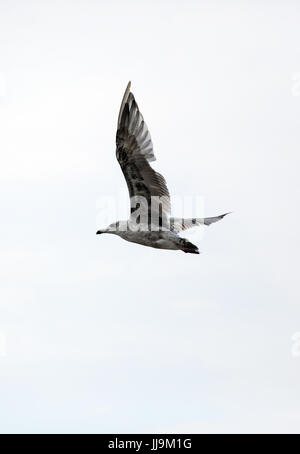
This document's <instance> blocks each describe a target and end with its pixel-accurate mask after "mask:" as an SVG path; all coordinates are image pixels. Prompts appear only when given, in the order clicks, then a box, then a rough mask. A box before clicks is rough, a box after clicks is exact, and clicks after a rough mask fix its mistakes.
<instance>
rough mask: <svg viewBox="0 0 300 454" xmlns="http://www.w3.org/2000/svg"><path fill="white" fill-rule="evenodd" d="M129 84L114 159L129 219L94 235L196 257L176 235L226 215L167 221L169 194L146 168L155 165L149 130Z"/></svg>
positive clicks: (192, 247)
mask: <svg viewBox="0 0 300 454" xmlns="http://www.w3.org/2000/svg"><path fill="white" fill-rule="evenodd" d="M130 87H131V83H130V82H129V83H128V85H127V88H126V91H125V94H124V96H123V100H122V103H121V108H120V112H119V117H118V127H117V136H116V144H117V149H116V156H117V160H118V162H119V164H120V167H121V169H122V172H123V174H124V177H125V180H126V183H127V187H128V191H129V197H130V216H129V219H128V220H121V221H117V222H114V223H112V224H110V225H109V226H108V227H107V228H106V229H104V230H98V231H97V234H101V233H112V234H114V235H118V236H120V237H121V238H123V239H124V240H127V241H130V242H133V243H138V244H141V245H143V246H149V247H154V248H158V249H172V250H180V251H183V252H186V253H191V254H199V250H198V248H197V246H195V245H194V244H192V243H191V242H190V241H188V240H187V239H185V238H181V237H180V236H179V235H178V234H179V232H181V231H183V230H187V229H190V228H191V227H194V226H199V225H210V224H212V223H213V222H217V221H219V220H220V219H222V218H223V217H224V216H226V215H227V214H228V213H225V214H221V215H220V216H215V217H209V218H188V219H183V218H176V217H171V203H170V194H169V191H168V188H167V184H166V181H165V179H164V177H163V176H162V175H161V174H159V173H158V172H156V171H155V170H154V169H153V168H152V167H151V165H150V162H151V161H155V156H154V152H153V145H152V141H151V137H150V133H149V130H148V128H147V125H146V123H145V122H144V119H143V116H142V114H141V112H140V110H139V108H138V105H137V103H136V101H135V99H134V96H133V94H132V93H131V91H130Z"/></svg>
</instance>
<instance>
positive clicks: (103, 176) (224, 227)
mask: <svg viewBox="0 0 300 454" xmlns="http://www.w3.org/2000/svg"><path fill="white" fill-rule="evenodd" d="M299 20H300V5H299V3H298V2H296V1H285V2H284V1H281V2H279V1H277V2H275V1H274V2H258V1H254V2H253V1H248V2H247V1H244V2H242V3H241V2H237V1H236V2H235V1H222V2H221V1H219V2H218V1H215V2H212V1H199V0H198V1H196V0H195V1H186V2H179V1H178V2H176V1H169V2H168V1H164V2H161V1H153V0H152V1H139V2H137V1H126V2H123V1H122V2H117V1H86V0H85V1H83V0H81V1H51V2H47V1H27V2H21V1H19V2H17V1H8V0H2V1H1V3H0V56H1V58H0V124H1V134H0V149H1V158H2V159H1V166H0V176H1V178H0V185H1V188H0V189H1V192H0V206H1V213H2V216H1V224H0V233H1V261H0V271H1V277H2V279H1V294H0V400H1V409H0V431H1V432H25V433H28V432H100V433H101V432H114V433H116V432H123V433H126V432H195V433H200V432H212V433H214V432H300V408H299V402H300V387H299V378H300V356H297V355H295V354H294V355H293V354H292V352H293V351H294V353H295V351H296V353H297V351H298V350H297V349H295V348H294V350H292V347H293V340H292V336H293V335H294V334H295V333H296V332H299V331H300V303H299V297H300V291H299V264H298V262H299V252H300V250H299V249H300V248H299V246H300V242H299V237H298V235H299V220H300V216H299V214H298V210H299V201H300V190H299V181H298V179H299V177H298V174H299V141H300V128H299V124H300V84H299V80H300V49H299V41H300V29H299ZM128 80H131V81H132V91H133V93H134V94H135V96H136V99H137V102H138V104H139V106H140V109H141V111H142V113H143V115H144V117H145V120H146V121H147V124H148V126H149V129H150V132H151V135H152V139H153V143H154V149H155V153H156V157H157V162H156V163H155V168H156V169H158V170H159V171H160V172H161V173H162V174H163V175H164V176H165V178H166V180H167V183H168V186H169V188H170V192H171V195H172V194H173V195H176V196H194V195H195V196H198V195H201V196H203V197H204V200H205V212H206V214H207V215H211V216H212V215H216V214H220V213H222V212H226V211H230V210H232V211H234V214H232V215H231V216H230V217H228V218H226V219H224V220H223V221H222V222H220V223H218V224H215V225H213V226H211V227H210V228H209V229H207V231H206V233H205V235H204V238H203V239H202V240H201V241H200V243H198V244H199V245H200V250H201V252H202V254H200V255H199V256H197V255H195V256H193V255H186V254H183V253H181V252H175V251H159V250H155V249H150V248H143V247H141V246H139V245H135V244H130V243H127V242H125V241H122V240H120V239H119V238H116V237H113V236H104V235H103V236H100V237H99V236H98V237H97V236H96V235H95V232H96V229H97V227H101V226H98V225H96V218H97V212H96V203H97V201H98V200H99V198H100V197H101V196H103V195H117V194H119V193H120V191H124V189H125V181H124V179H123V175H122V173H121V171H120V169H119V166H118V163H117V161H116V159H115V144H114V139H115V128H116V122H117V115H118V109H119V105H120V101H121V98H122V95H123V92H124V89H125V87H126V84H127V82H128ZM191 235H192V238H193V240H195V239H196V241H197V235H199V233H198V234H197V233H193V232H192V233H191V234H190V235H187V236H189V237H191ZM198 239H200V237H199V238H198ZM294 347H295V346H294ZM299 352H300V349H299Z"/></svg>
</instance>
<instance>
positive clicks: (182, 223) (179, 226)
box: [170, 213, 230, 233]
mask: <svg viewBox="0 0 300 454" xmlns="http://www.w3.org/2000/svg"><path fill="white" fill-rule="evenodd" d="M227 214H230V213H225V214H221V215H220V216H214V217H210V218H189V219H182V218H170V229H171V230H172V231H173V232H176V233H178V232H181V231H183V230H188V229H191V228H192V227H195V226H199V225H210V224H213V223H214V222H218V221H220V220H221V219H223V218H224V216H226V215H227Z"/></svg>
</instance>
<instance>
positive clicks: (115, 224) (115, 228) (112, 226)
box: [96, 221, 127, 235]
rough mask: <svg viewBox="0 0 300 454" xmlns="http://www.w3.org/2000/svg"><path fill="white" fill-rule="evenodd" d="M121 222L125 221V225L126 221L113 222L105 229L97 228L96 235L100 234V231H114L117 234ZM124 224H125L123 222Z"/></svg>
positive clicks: (121, 224)
mask: <svg viewBox="0 0 300 454" xmlns="http://www.w3.org/2000/svg"><path fill="white" fill-rule="evenodd" d="M123 223H126V226H127V221H117V222H113V223H112V224H109V226H108V227H107V228H106V229H103V230H98V231H97V232H96V235H100V233H115V234H118V233H119V232H120V230H122V229H121V226H123ZM124 226H125V224H124Z"/></svg>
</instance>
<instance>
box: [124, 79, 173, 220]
mask: <svg viewBox="0 0 300 454" xmlns="http://www.w3.org/2000/svg"><path fill="white" fill-rule="evenodd" d="M130 86H131V85H130V82H129V84H128V86H127V88H126V91H125V94H124V97H123V100H122V104H121V108H120V113H119V118H118V129H117V137H116V142H117V150H116V156H117V160H118V162H119V164H120V166H121V169H122V172H123V174H124V177H125V180H126V183H127V186H128V191H129V196H130V206H131V216H133V213H134V211H135V210H136V208H137V200H139V199H141V200H144V201H145V205H147V206H143V209H144V210H147V213H148V215H147V219H148V223H150V222H151V225H153V224H155V225H157V222H158V223H159V225H166V223H167V221H168V219H169V216H170V210H171V206H170V195H169V191H168V188H167V185H166V181H165V179H164V177H163V176H162V175H160V174H159V173H158V172H155V171H154V170H153V169H152V167H151V166H150V164H149V162H151V161H155V156H154V153H153V145H152V141H151V137H150V133H149V131H148V128H147V125H146V123H145V122H144V119H143V116H142V114H141V112H140V111H139V108H138V105H137V103H136V101H135V99H134V96H133V94H132V93H131V92H130ZM155 196H156V197H160V198H161V202H160V208H158V207H156V203H155V206H154V202H153V199H152V200H151V197H155ZM151 209H152V217H151ZM157 209H158V210H159V213H156V214H155V215H153V213H154V212H155V211H157Z"/></svg>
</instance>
